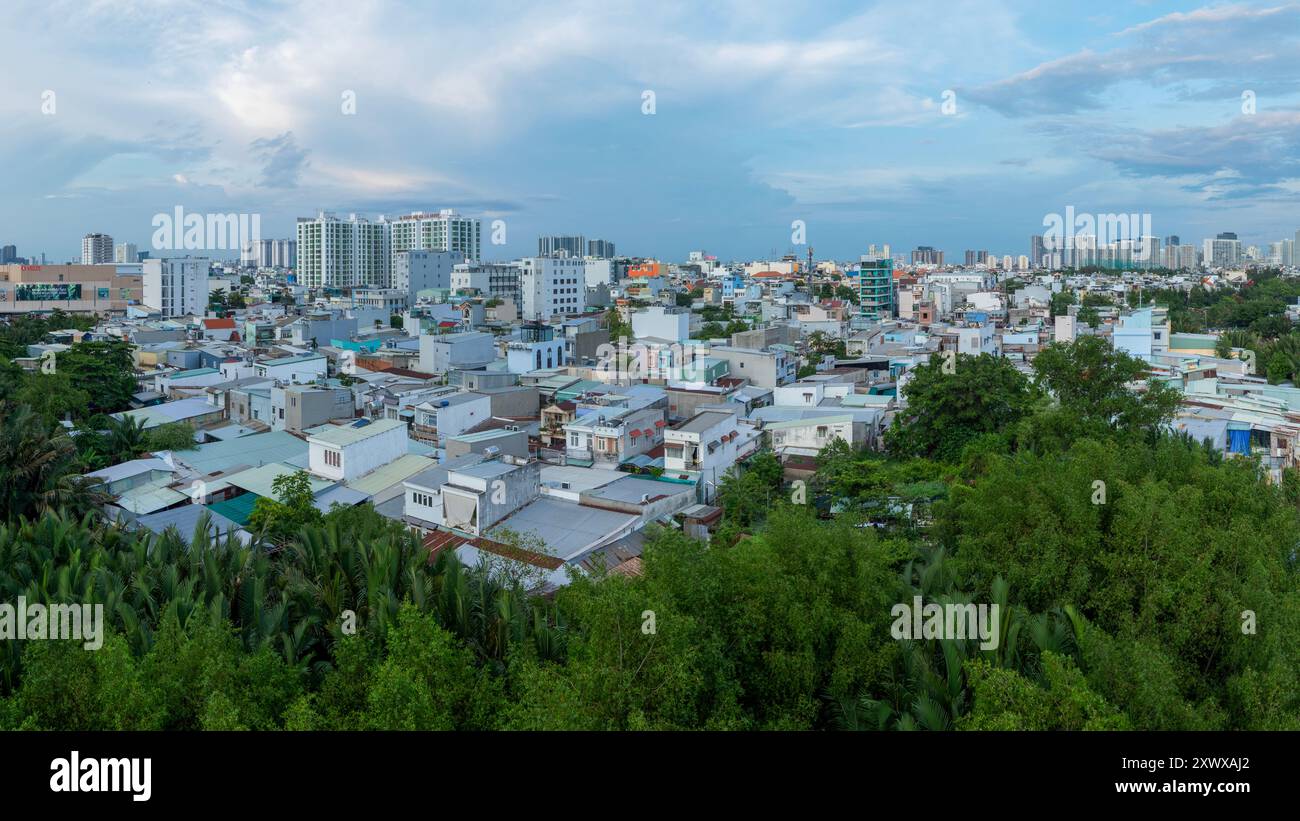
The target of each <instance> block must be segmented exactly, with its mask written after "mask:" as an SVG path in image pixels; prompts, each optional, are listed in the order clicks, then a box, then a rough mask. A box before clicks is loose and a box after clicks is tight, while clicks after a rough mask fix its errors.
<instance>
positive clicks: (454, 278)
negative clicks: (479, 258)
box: [451, 262, 520, 303]
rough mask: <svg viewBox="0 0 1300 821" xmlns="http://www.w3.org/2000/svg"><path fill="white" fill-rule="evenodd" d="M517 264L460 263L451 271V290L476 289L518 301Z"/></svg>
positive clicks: (498, 297)
mask: <svg viewBox="0 0 1300 821" xmlns="http://www.w3.org/2000/svg"><path fill="white" fill-rule="evenodd" d="M519 275H520V270H519V266H518V265H517V264H516V263H513V262H502V263H496V262H492V263H462V264H460V265H457V266H455V267H454V268H453V269H452V272H451V289H452V290H453V291H464V290H476V291H478V292H479V293H480V294H483V295H484V296H487V297H493V298H496V299H509V300H513V301H514V302H516V303H517V302H518V301H519Z"/></svg>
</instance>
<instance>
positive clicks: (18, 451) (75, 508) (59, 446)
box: [0, 402, 106, 520]
mask: <svg viewBox="0 0 1300 821" xmlns="http://www.w3.org/2000/svg"><path fill="white" fill-rule="evenodd" d="M77 467H78V466H77V451H76V447H75V446H74V445H73V442H72V439H71V438H69V437H68V435H67V434H66V433H64V431H63V429H62V428H60V427H59V426H58V425H54V424H51V423H50V422H49V420H47V419H45V418H44V417H42V416H39V415H37V414H35V413H33V412H32V410H31V408H29V407H27V406H26V405H12V404H9V403H7V402H0V511H3V515H4V517H5V519H6V520H12V519H16V518H18V517H20V516H27V517H31V516H36V515H39V514H41V513H44V512H46V511H50V510H58V509H66V510H68V511H69V512H71V513H73V514H74V515H78V516H80V515H83V514H85V513H87V512H89V511H90V510H93V509H94V508H95V507H96V506H98V505H99V504H102V503H103V502H104V501H106V497H105V495H104V494H103V492H102V491H100V490H98V489H97V487H96V484H97V483H96V482H94V481H93V480H88V479H83V478H82V477H81V476H78V475H76V472H77Z"/></svg>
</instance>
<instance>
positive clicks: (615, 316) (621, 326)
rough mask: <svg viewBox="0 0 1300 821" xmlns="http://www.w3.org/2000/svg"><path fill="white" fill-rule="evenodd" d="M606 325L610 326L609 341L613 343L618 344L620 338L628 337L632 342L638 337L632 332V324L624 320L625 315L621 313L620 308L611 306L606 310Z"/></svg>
mask: <svg viewBox="0 0 1300 821" xmlns="http://www.w3.org/2000/svg"><path fill="white" fill-rule="evenodd" d="M605 326H606V327H607V328H609V341H610V343H611V344H613V345H617V344H618V340H619V339H620V338H626V339H627V340H628V341H629V342H631V340H632V339H634V338H635V337H636V334H634V333H633V332H632V326H631V325H630V324H628V323H627V322H624V321H623V315H622V314H621V313H619V310H618V308H610V309H609V310H608V311H606V312H605Z"/></svg>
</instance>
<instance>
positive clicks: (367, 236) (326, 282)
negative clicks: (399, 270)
mask: <svg viewBox="0 0 1300 821" xmlns="http://www.w3.org/2000/svg"><path fill="white" fill-rule="evenodd" d="M297 247H298V251H297V253H298V267H297V268H296V269H295V272H294V273H295V275H296V276H297V282H298V284H299V285H302V286H304V287H307V288H384V287H387V286H388V283H389V278H390V276H391V270H390V267H391V264H392V254H391V251H390V247H391V246H390V240H389V234H388V223H387V222H386V221H384V220H383V219H382V218H381V219H380V220H379V221H378V222H371V221H369V220H367V219H364V218H361V217H358V216H357V215H356V214H352V215H350V216H349V217H348V218H347V219H346V220H341V219H339V218H338V217H336V216H334V215H333V214H331V213H329V212H327V211H322V212H320V213H319V214H317V215H316V216H315V217H299V219H298V235H297Z"/></svg>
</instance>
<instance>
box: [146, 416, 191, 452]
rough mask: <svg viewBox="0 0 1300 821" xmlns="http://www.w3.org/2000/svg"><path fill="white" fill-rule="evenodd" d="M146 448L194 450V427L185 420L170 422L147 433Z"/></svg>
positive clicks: (151, 449) (153, 449)
mask: <svg viewBox="0 0 1300 821" xmlns="http://www.w3.org/2000/svg"><path fill="white" fill-rule="evenodd" d="M144 438H145V448H146V449H147V450H150V451H154V452H157V451H163V450H193V449H194V448H195V447H197V445H196V444H195V442H194V428H193V427H191V426H190V425H189V424H188V423H185V422H168V423H167V424H165V425H159V426H157V427H156V428H152V429H151V430H149V431H148V432H147V433H146V434H145V437H144Z"/></svg>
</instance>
